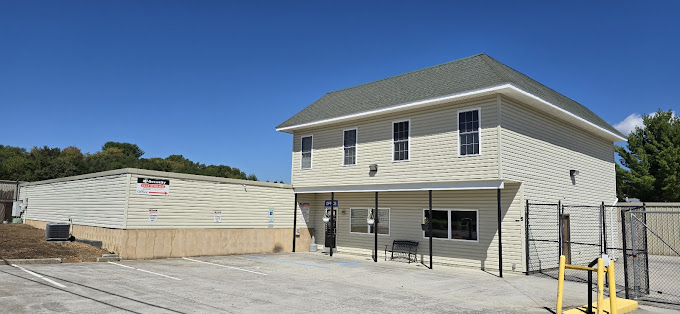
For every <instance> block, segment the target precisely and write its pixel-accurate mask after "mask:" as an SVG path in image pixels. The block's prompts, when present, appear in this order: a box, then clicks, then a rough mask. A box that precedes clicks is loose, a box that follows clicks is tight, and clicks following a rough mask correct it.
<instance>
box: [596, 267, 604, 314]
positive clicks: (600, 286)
mask: <svg viewBox="0 0 680 314" xmlns="http://www.w3.org/2000/svg"><path fill="white" fill-rule="evenodd" d="M603 297H604V260H602V259H601V258H598V259H597V314H602V298H603Z"/></svg>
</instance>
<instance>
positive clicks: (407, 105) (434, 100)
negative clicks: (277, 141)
mask: <svg viewBox="0 0 680 314" xmlns="http://www.w3.org/2000/svg"><path fill="white" fill-rule="evenodd" d="M504 91H505V92H511V93H513V92H514V93H518V94H520V95H522V96H525V97H528V98H530V99H532V100H534V101H536V102H538V103H540V104H541V105H544V106H547V107H548V108H550V109H553V110H557V111H558V112H559V113H560V114H563V115H566V116H568V117H569V118H571V119H575V120H577V121H578V122H580V123H583V124H585V125H587V126H589V127H591V128H593V129H595V130H596V131H599V132H602V133H605V134H606V136H605V137H606V138H609V139H612V140H614V141H626V138H625V137H621V136H620V135H618V134H616V133H614V132H612V131H609V130H607V129H605V128H603V127H601V126H598V125H596V124H594V123H592V122H590V121H588V120H586V119H583V118H581V117H579V116H577V115H575V114H573V113H571V112H569V111H567V110H564V109H562V108H560V107H558V106H556V105H554V104H552V103H550V102H548V101H546V100H543V99H542V98H540V97H538V96H536V95H534V94H531V93H529V92H526V91H524V90H522V89H520V88H518V87H516V86H514V85H513V84H510V83H507V84H502V85H497V86H493V87H489V88H483V89H478V90H472V91H467V92H463V93H456V94H451V95H447V96H442V97H437V98H431V99H425V100H419V101H414V102H409V103H405V104H400V105H396V106H391V107H387V108H381V109H376V110H369V111H364V112H360V113H355V114H350V115H346V116H341V117H335V118H330V119H324V120H319V121H314V122H308V123H303V124H297V125H292V126H287V127H282V128H277V129H276V131H279V132H286V131H292V130H295V129H299V128H304V127H312V126H318V125H323V124H329V123H333V122H340V121H345V120H351V119H356V118H362V117H368V116H372V115H378V114H383V113H389V112H394V111H399V110H404V109H409V108H412V107H416V106H426V105H435V104H439V103H444V102H449V101H453V100H456V99H460V98H465V97H476V96H481V95H484V94H491V93H503V92H504ZM511 93H510V94H511Z"/></svg>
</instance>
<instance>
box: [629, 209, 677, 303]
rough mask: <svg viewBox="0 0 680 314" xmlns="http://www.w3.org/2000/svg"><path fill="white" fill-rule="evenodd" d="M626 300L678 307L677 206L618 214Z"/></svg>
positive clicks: (634, 210)
mask: <svg viewBox="0 0 680 314" xmlns="http://www.w3.org/2000/svg"><path fill="white" fill-rule="evenodd" d="M621 221H622V224H621V225H622V226H623V230H622V231H623V233H624V236H623V241H624V245H625V247H626V254H625V256H626V258H625V264H626V265H625V267H626V272H625V286H626V288H627V289H626V291H625V295H626V297H627V298H631V299H639V300H644V301H652V302H657V303H665V304H673V305H680V207H671V206H665V207H648V206H645V207H644V208H643V209H642V210H636V209H633V210H624V211H622V212H621Z"/></svg>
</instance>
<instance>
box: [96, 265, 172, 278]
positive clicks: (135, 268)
mask: <svg viewBox="0 0 680 314" xmlns="http://www.w3.org/2000/svg"><path fill="white" fill-rule="evenodd" d="M109 264H113V265H118V266H121V267H125V268H130V269H134V270H139V271H143V272H145V273H149V274H154V275H157V276H162V277H165V278H170V279H174V280H182V279H179V278H175V277H172V276H168V275H163V274H159V273H154V272H152V271H148V270H144V269H139V268H137V267H132V266H127V265H123V264H118V263H114V262H109Z"/></svg>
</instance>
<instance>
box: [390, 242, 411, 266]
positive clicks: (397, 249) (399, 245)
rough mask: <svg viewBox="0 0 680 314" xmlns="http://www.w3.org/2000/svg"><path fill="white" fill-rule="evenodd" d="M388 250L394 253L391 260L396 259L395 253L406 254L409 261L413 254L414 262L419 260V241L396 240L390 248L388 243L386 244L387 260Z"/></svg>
mask: <svg viewBox="0 0 680 314" xmlns="http://www.w3.org/2000/svg"><path fill="white" fill-rule="evenodd" d="M387 252H390V253H392V254H391V257H390V260H393V259H394V253H397V256H399V254H402V255H406V256H407V258H408V262H409V263H411V255H413V262H417V261H418V255H417V254H418V241H409V240H394V241H393V242H392V249H391V250H388V249H387V245H385V260H387Z"/></svg>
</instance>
